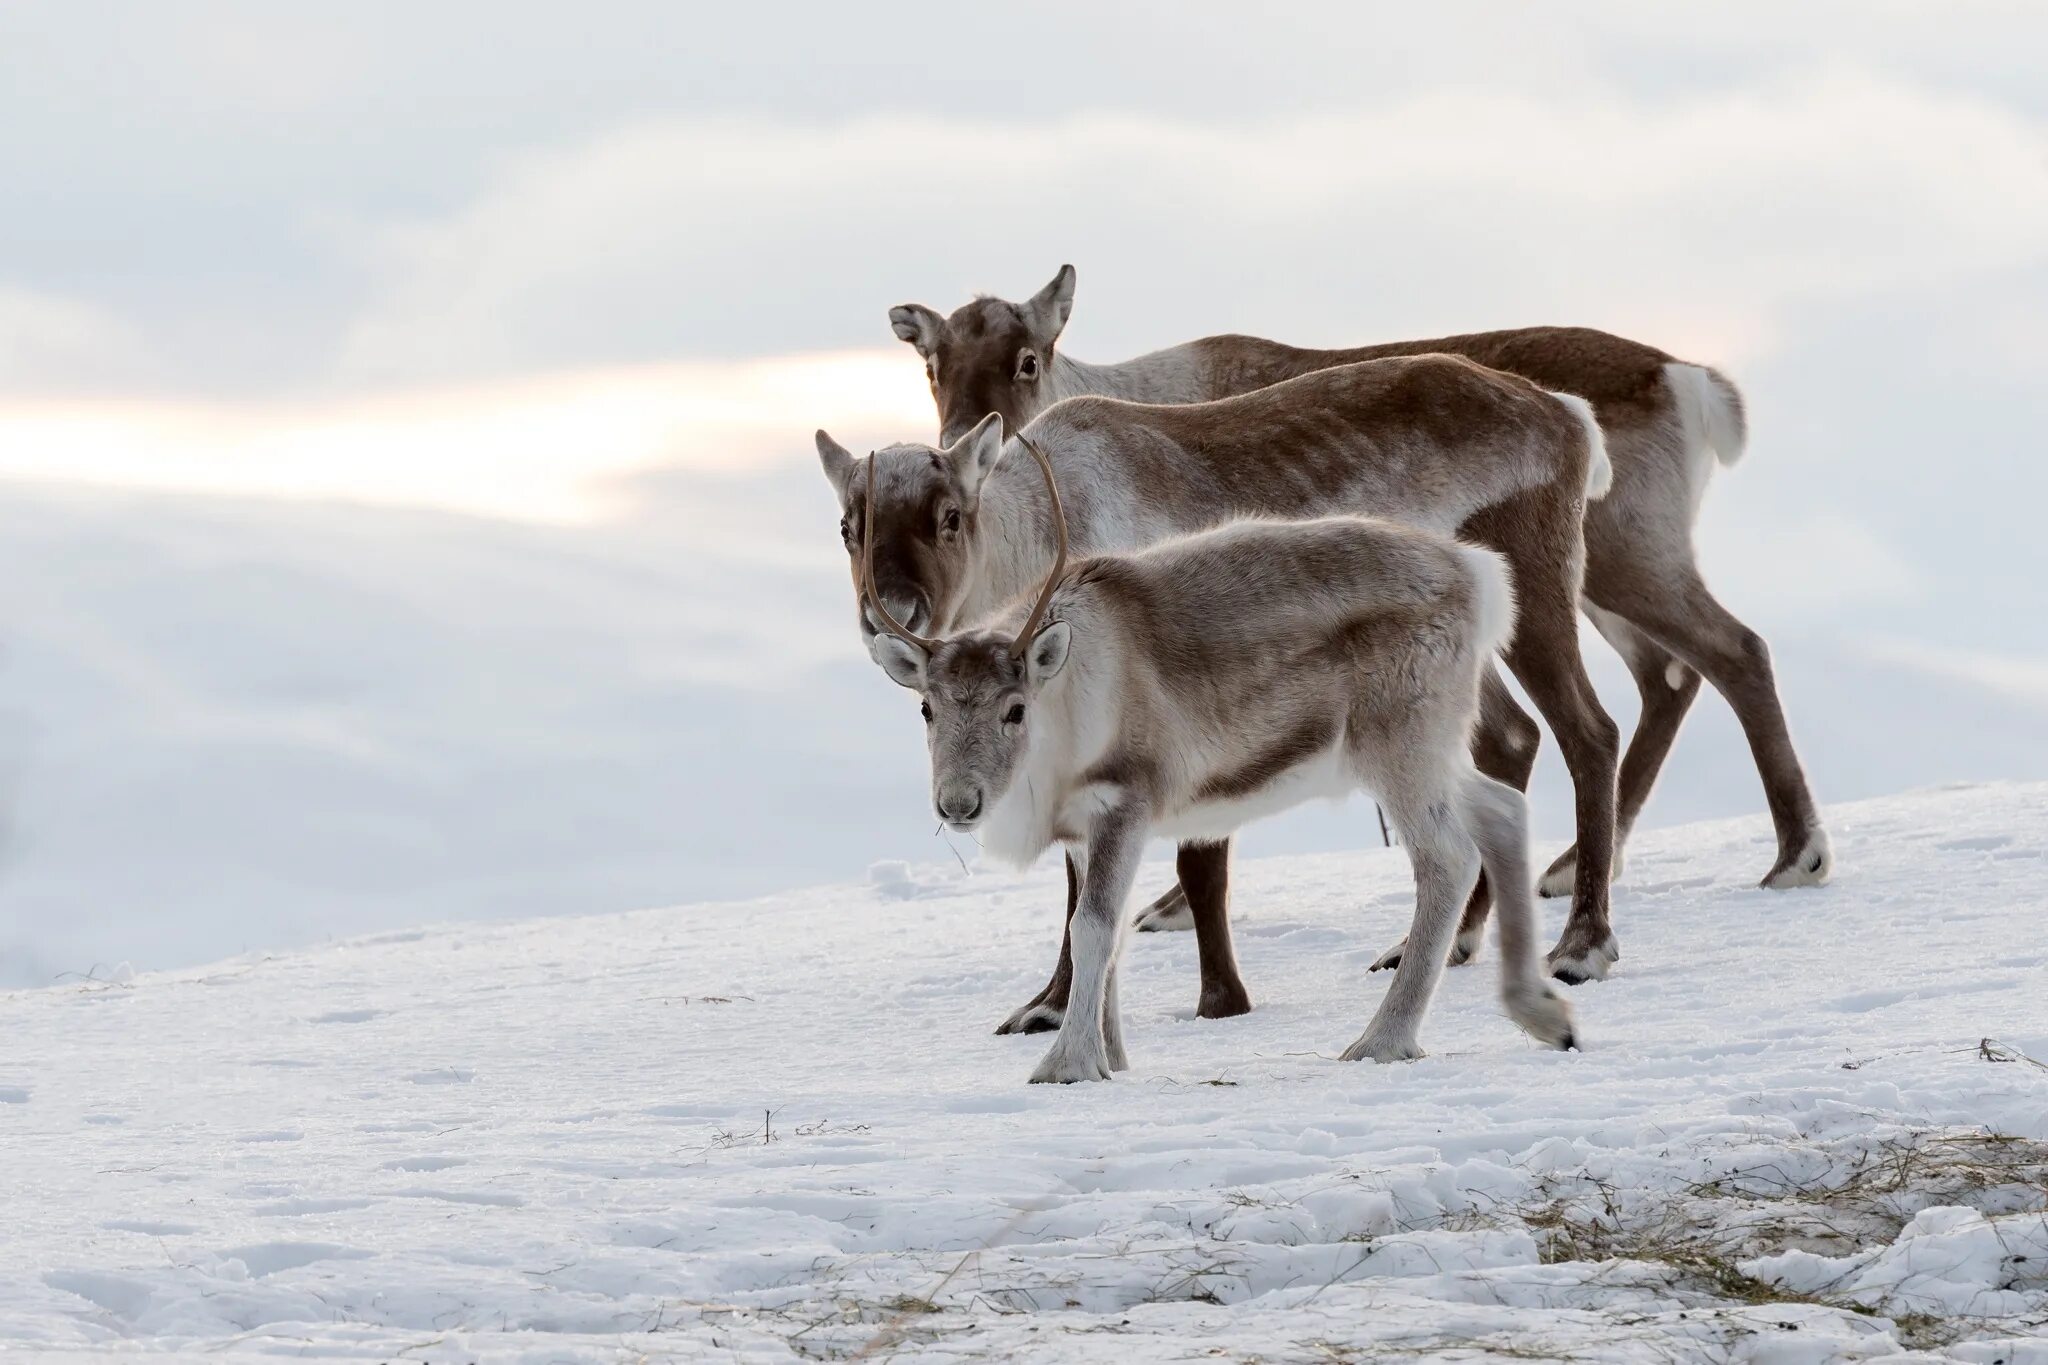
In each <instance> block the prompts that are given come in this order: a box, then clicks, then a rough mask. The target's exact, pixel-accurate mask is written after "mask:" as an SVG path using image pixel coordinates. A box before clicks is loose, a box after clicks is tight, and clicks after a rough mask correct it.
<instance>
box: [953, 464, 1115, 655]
mask: <svg viewBox="0 0 2048 1365" xmlns="http://www.w3.org/2000/svg"><path fill="white" fill-rule="evenodd" d="M1046 457H1047V458H1048V459H1050V460H1051V461H1052V463H1053V468H1054V470H1055V472H1057V473H1058V475H1059V479H1060V497H1061V499H1062V500H1063V501H1064V502H1065V504H1066V511H1067V558H1068V560H1069V562H1071V561H1073V560H1075V559H1079V558H1080V557H1081V556H1082V555H1085V554H1092V553H1094V551H1095V549H1096V548H1097V545H1098V543H1099V539H1100V538H1099V537H1098V536H1097V535H1096V534H1095V528H1094V527H1092V526H1091V525H1090V524H1089V509H1090V507H1091V506H1092V505H1093V504H1094V501H1095V500H1094V499H1093V498H1092V497H1091V496H1090V492H1089V490H1088V489H1087V488H1086V487H1085V486H1083V483H1082V481H1081V480H1079V479H1077V478H1075V477H1073V476H1072V471H1071V470H1070V469H1067V468H1063V467H1062V465H1063V461H1062V460H1061V459H1060V451H1059V448H1058V446H1057V445H1054V446H1051V447H1048V448H1047V449H1046ZM981 524H982V525H981V529H982V535H981V537H980V547H979V552H978V562H977V563H976V565H975V573H974V585H975V586H974V589H973V591H972V592H970V593H969V594H968V598H967V601H966V602H965V603H964V604H963V605H962V608H961V611H960V613H959V620H961V621H962V622H963V623H964V622H968V621H985V620H987V619H988V618H989V617H990V616H991V615H993V614H994V613H995V611H996V610H997V609H998V608H1000V607H1002V606H1003V605H1004V604H1005V603H1009V602H1013V601H1015V600H1017V599H1025V598H1029V597H1031V596H1033V595H1035V594H1036V593H1037V592H1038V590H1039V588H1040V587H1041V586H1043V584H1044V583H1045V576H1046V574H1048V573H1050V572H1051V571H1052V565H1053V556H1054V554H1055V553H1056V552H1057V551H1058V548H1059V538H1058V536H1057V534H1056V533H1055V532H1054V530H1053V524H1052V499H1051V498H1050V496H1048V495H1047V493H1046V491H1045V480H1044V477H1043V476H1042V475H1041V474H1040V473H1039V469H1038V462H1037V461H1036V460H1033V459H1032V458H1031V456H1030V454H1029V452H1027V451H1026V450H1024V448H1023V447H1022V446H1021V445H1020V444H1018V442H1017V439H1016V438H1015V437H1014V436H1013V437H1011V438H1010V441H1009V444H1008V449H1007V450H1006V451H1005V452H1004V454H1003V460H1002V463H1001V464H999V465H998V466H996V471H995V473H993V474H991V475H989V478H988V484H987V485H986V487H985V488H984V489H983V490H982V495H981Z"/></svg>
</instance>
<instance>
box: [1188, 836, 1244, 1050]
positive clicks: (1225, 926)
mask: <svg viewBox="0 0 2048 1365" xmlns="http://www.w3.org/2000/svg"><path fill="white" fill-rule="evenodd" d="M1174 866H1175V870H1176V871H1178V872H1179V874H1180V884H1181V886H1182V887H1184V888H1186V892H1187V900H1188V909H1189V912H1190V913H1191V914H1192V915H1193V916H1194V921H1195V951H1196V954H1197V955H1198V957H1199V958H1200V961H1201V968H1202V993H1201V996H1200V999H1199V1000H1198V1002H1197V1003H1196V1006H1195V1016H1196V1017H1197V1018H1200V1019H1228V1018H1231V1017H1232V1016H1234V1015H1239V1014H1248V1013H1250V1012H1251V1007H1252V996H1251V992H1250V991H1248V990H1246V989H1245V987H1244V979H1243V978H1242V977H1240V976H1239V975H1238V974H1237V950H1236V948H1235V947H1234V946H1233V945H1232V943H1231V941H1230V841H1229V840H1228V839H1225V840H1223V841H1222V842H1221V843H1214V844H1195V843H1190V844H1182V845H1180V847H1179V848H1178V849H1176V850H1175V853H1174Z"/></svg>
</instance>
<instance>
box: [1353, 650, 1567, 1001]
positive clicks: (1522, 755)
mask: <svg viewBox="0 0 2048 1365" xmlns="http://www.w3.org/2000/svg"><path fill="white" fill-rule="evenodd" d="M1542 740H1543V732H1542V731H1541V730H1539V729H1537V728H1536V722H1535V721H1533V720H1531V719H1530V718H1529V713H1528V712H1527V711H1524V710H1523V709H1522V708H1521V706H1520V705H1519V704H1518V703H1517V702H1516V701H1515V697H1514V694H1513V693H1512V692H1510V691H1508V685H1507V683H1506V682H1505V681H1503V680H1502V678H1501V676H1500V669H1499V668H1498V667H1497V666H1493V665H1489V666H1488V668H1487V669H1486V672H1485V673H1484V674H1483V675H1482V676H1481V681H1480V686H1479V723H1478V725H1477V726H1476V727H1474V729H1473V733H1472V762H1473V764H1474V766H1476V767H1477V768H1478V769H1479V771H1480V772H1482V773H1485V774H1486V775H1487V776H1488V777H1491V778H1494V779H1496V780H1497V781H1500V782H1505V783H1506V784H1507V785H1508V786H1510V787H1512V788H1514V789H1515V790H1516V791H1527V790H1528V789H1529V775H1530V774H1531V773H1533V772H1534V771H1535V770H1536V749H1537V746H1538V745H1540V744H1541V743H1542ZM1492 904H1493V878H1492V874H1491V873H1489V872H1485V871H1482V872H1481V873H1480V874H1479V880H1478V882H1477V883H1476V884H1474V886H1473V887H1472V895H1471V896H1470V897H1469V898H1468V899H1467V900H1466V902H1465V914H1464V916H1463V918H1461V919H1460V920H1459V922H1458V932H1457V934H1456V935H1455V936H1454V937H1453V938H1452V940H1451V956H1450V964H1451V965H1452V966H1453V967H1462V966H1464V965H1465V964H1466V963H1467V962H1470V961H1471V960H1472V958H1473V956H1474V955H1475V954H1477V953H1478V951H1479V943H1480V940H1481V939H1482V938H1483V937H1484V936H1485V933H1486V915H1487V911H1488V909H1489V908H1490V907H1491V906H1492ZM1407 944H1408V940H1407V939H1405V938H1404V939H1402V940H1401V941H1400V942H1398V943H1396V944H1395V945H1394V946H1393V947H1391V948H1389V949H1387V951H1385V952H1384V953H1381V954H1380V955H1379V957H1378V958H1377V959H1375V960H1374V962H1373V964H1372V967H1371V968H1370V969H1369V970H1372V971H1375V972H1379V971H1385V970H1387V969H1388V968H1391V967H1398V966H1400V965H1401V954H1402V953H1403V952H1404V951H1405V950H1406V948H1407Z"/></svg>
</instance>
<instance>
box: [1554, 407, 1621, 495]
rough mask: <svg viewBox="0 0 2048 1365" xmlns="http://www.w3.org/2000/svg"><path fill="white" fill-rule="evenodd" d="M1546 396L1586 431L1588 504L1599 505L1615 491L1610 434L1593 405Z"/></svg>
mask: <svg viewBox="0 0 2048 1365" xmlns="http://www.w3.org/2000/svg"><path fill="white" fill-rule="evenodd" d="M1544 392H1545V393H1548V394H1549V395H1550V396H1551V397H1552V398H1555V399H1556V400H1557V401H1558V402H1560V403H1562V404H1564V405H1565V406H1566V407H1567V408H1570V409H1571V413H1572V416H1574V417H1576V418H1578V419H1579V425H1581V426H1583V427H1584V428H1585V429H1586V443H1587V450H1586V500H1587V501H1588V502H1598V501H1599V500H1600V499H1602V498H1604V497H1606V496H1607V490H1608V489H1610V488H1612V487H1614V465H1613V464H1612V462H1610V461H1609V460H1608V458H1607V433H1606V432H1604V431H1602V430H1601V429H1600V419H1599V418H1598V417H1596V416H1594V415H1593V405H1592V404H1591V403H1588V402H1587V401H1586V400H1585V399H1583V398H1581V397H1579V396H1578V395H1577V394H1575V393H1558V392H1556V391H1555V390H1553V389H1545V390H1544Z"/></svg>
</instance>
